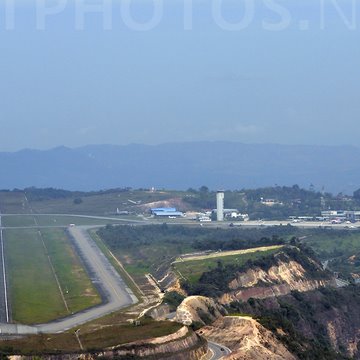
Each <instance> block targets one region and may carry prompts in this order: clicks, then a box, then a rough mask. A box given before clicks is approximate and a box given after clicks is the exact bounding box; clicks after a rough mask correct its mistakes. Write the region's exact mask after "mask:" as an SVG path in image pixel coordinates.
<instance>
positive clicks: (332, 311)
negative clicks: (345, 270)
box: [228, 286, 360, 360]
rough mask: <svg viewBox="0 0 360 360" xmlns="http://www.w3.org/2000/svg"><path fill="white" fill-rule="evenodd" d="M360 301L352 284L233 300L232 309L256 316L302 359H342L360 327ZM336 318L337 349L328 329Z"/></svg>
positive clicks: (230, 309)
mask: <svg viewBox="0 0 360 360" xmlns="http://www.w3.org/2000/svg"><path fill="white" fill-rule="evenodd" d="M359 302H360V288H359V287H356V286H350V287H347V288H344V289H341V290H340V289H339V290H336V289H328V288H322V289H319V290H317V291H313V292H307V293H299V292H292V293H291V295H286V296H282V297H278V298H277V299H275V300H274V299H265V300H261V299H249V300H248V301H247V302H246V303H240V302H234V303H232V304H231V305H230V306H229V309H228V310H229V312H230V313H246V314H250V315H252V316H254V317H256V318H257V319H258V320H259V321H260V323H261V324H262V325H264V326H265V327H266V328H267V329H269V330H270V331H271V332H272V333H273V334H274V335H275V336H276V337H277V338H278V339H279V340H280V341H282V342H283V343H284V345H285V346H286V347H287V348H288V349H289V350H290V351H291V352H292V353H293V354H294V355H296V356H297V357H298V358H299V359H309V360H310V359H317V360H322V359H323V360H331V359H333V360H341V359H349V358H348V357H347V356H348V355H349V354H347V351H346V347H347V346H346V345H347V344H348V343H351V342H352V341H353V340H352V337H353V336H354V335H355V334H356V329H358V327H359V320H360V317H359V311H358V304H359ZM344 304H346V306H344ZM334 319H337V321H336V322H335V326H336V327H337V328H336V334H335V335H336V340H337V344H338V348H337V349H336V350H334V349H333V348H332V346H331V344H330V339H329V333H328V330H327V324H328V323H329V322H333V321H334ZM345 324H346V325H345ZM355 336H356V335H355ZM354 340H356V338H355V339H354ZM358 351H359V350H358ZM357 355H358V354H357Z"/></svg>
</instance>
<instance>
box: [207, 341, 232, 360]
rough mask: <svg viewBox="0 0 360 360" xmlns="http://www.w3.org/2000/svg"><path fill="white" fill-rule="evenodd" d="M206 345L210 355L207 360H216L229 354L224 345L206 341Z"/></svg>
mask: <svg viewBox="0 0 360 360" xmlns="http://www.w3.org/2000/svg"><path fill="white" fill-rule="evenodd" d="M208 345H209V351H210V353H211V357H209V360H218V359H221V358H223V357H224V356H226V355H229V354H231V350H230V349H229V348H227V347H226V346H224V345H221V344H217V343H214V342H213V341H209V340H208Z"/></svg>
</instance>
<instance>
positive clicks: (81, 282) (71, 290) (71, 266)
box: [41, 229, 101, 312]
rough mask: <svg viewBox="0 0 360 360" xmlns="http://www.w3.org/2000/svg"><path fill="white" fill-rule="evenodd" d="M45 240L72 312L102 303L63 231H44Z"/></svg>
mask: <svg viewBox="0 0 360 360" xmlns="http://www.w3.org/2000/svg"><path fill="white" fill-rule="evenodd" d="M41 233H42V235H43V239H44V242H45V245H46V247H47V250H48V253H49V255H50V258H51V261H52V264H53V266H54V269H55V272H56V275H57V277H58V279H59V283H60V286H61V288H62V291H63V294H64V297H65V300H66V303H67V305H68V307H69V310H70V312H77V311H80V310H84V309H86V308H89V307H91V306H94V305H97V304H100V303H101V297H100V295H99V293H98V292H97V290H96V289H95V287H94V285H93V283H92V282H91V280H90V279H89V277H88V274H87V273H86V271H85V269H84V267H83V266H82V263H81V261H80V259H79V257H78V255H77V254H76V252H75V249H74V248H73V247H72V246H71V244H70V241H69V239H68V236H67V235H66V232H65V230H63V229H46V230H42V232H41Z"/></svg>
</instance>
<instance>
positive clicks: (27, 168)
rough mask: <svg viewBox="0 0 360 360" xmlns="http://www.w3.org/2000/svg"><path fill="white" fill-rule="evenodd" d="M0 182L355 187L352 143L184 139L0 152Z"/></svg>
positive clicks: (359, 174)
mask: <svg viewBox="0 0 360 360" xmlns="http://www.w3.org/2000/svg"><path fill="white" fill-rule="evenodd" d="M0 169H1V176H0V188H2V189H13V188H24V187H29V186H36V187H57V188H63V189H69V190H83V191H88V190H98V189H105V188H114V187H133V188H149V187H155V188H157V189H159V188H167V189H179V190H180V189H187V188H189V187H193V188H198V187H200V186H202V185H206V186H208V187H209V188H211V189H217V188H224V189H242V188H257V187H263V186H274V185H275V184H277V185H294V184H298V185H299V186H301V187H304V188H309V186H310V184H313V185H314V186H315V189H316V190H319V191H320V190H321V189H322V187H323V186H324V188H325V191H329V192H333V193H338V192H343V193H349V194H351V193H352V192H353V191H354V190H356V189H358V188H359V187H360V148H357V147H351V146H342V147H335V146H294V145H273V144H242V143H234V142H191V143H168V144H162V145H155V146H153V145H137V144H135V145H126V146H114V145H89V146H85V147H80V148H75V149H70V148H66V147H58V148H55V149H51V150H45V151H40V150H28V149H26V150H22V151H19V152H15V153H7V152H2V153H0Z"/></svg>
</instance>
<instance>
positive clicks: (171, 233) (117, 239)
mask: <svg viewBox="0 0 360 360" xmlns="http://www.w3.org/2000/svg"><path fill="white" fill-rule="evenodd" d="M284 228H285V227H284ZM291 230H292V229H288V232H290V231H291ZM275 231H276V230H275ZM98 234H99V236H100V237H101V238H102V239H103V240H104V241H105V242H106V243H107V244H108V245H109V246H110V247H111V248H112V249H113V250H117V249H126V248H133V247H138V246H142V245H151V244H166V243H171V244H188V245H189V247H190V248H191V249H193V250H194V251H197V250H200V251H205V250H240V249H248V248H253V247H259V246H268V245H278V244H283V240H282V239H281V238H279V236H277V235H275V236H272V234H274V228H264V229H261V230H260V229H256V230H249V229H241V228H232V229H221V228H218V229H207V228H201V227H189V226H181V225H174V226H172V225H167V224H162V225H146V226H130V225H125V226H114V225H107V226H106V227H105V228H101V229H99V230H98Z"/></svg>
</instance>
